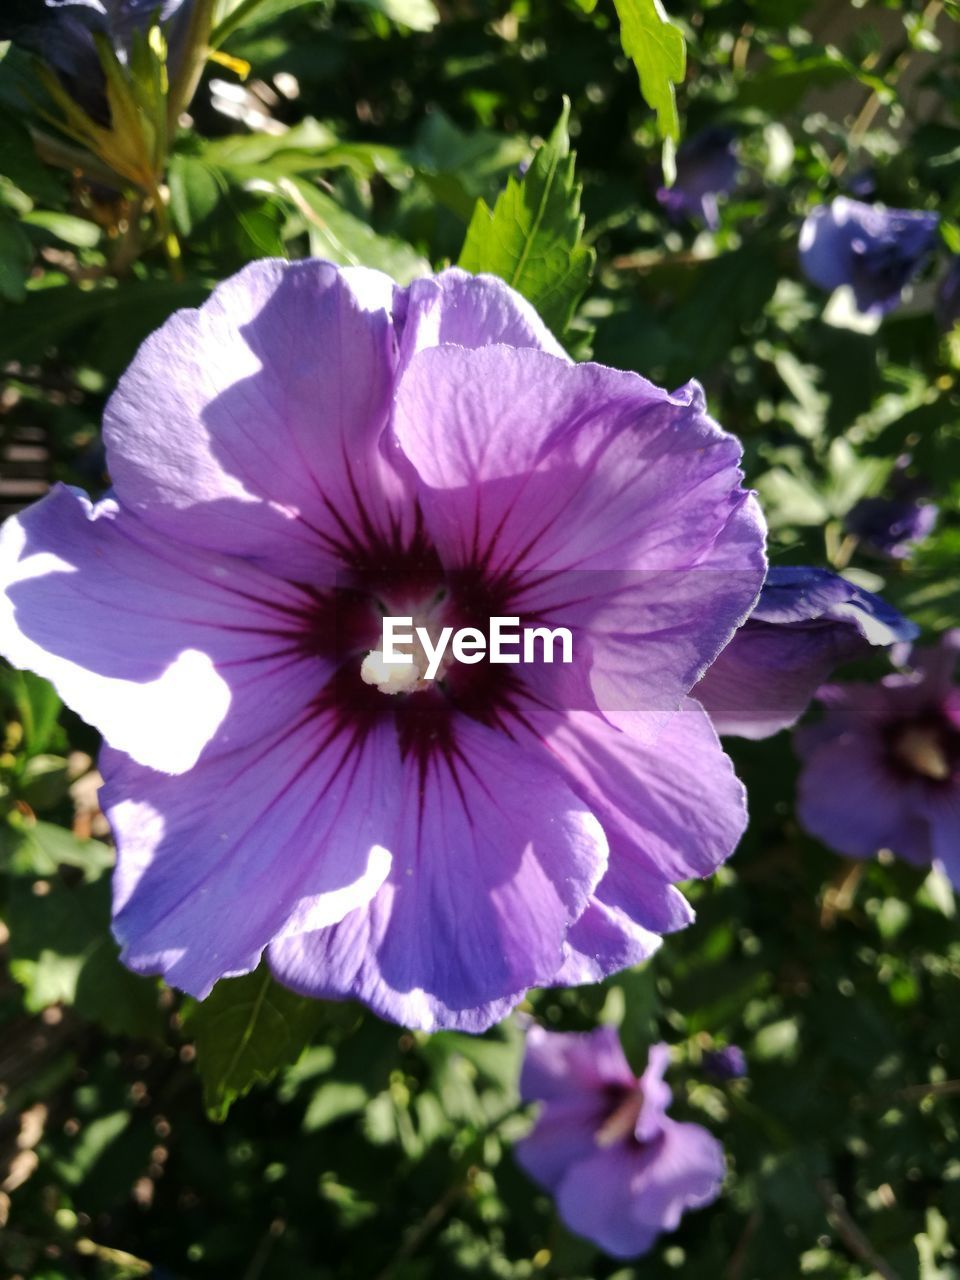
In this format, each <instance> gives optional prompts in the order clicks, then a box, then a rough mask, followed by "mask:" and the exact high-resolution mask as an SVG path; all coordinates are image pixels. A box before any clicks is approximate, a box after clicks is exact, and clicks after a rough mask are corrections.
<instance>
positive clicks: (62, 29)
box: [0, 0, 193, 122]
mask: <svg viewBox="0 0 960 1280" xmlns="http://www.w3.org/2000/svg"><path fill="white" fill-rule="evenodd" d="M3 3H4V9H3V13H2V15H0V40H12V41H13V42H14V43H15V44H18V45H20V46H22V47H23V48H24V49H27V50H29V51H30V52H31V53H36V54H38V55H39V56H40V57H42V58H43V59H44V61H46V62H47V63H49V65H50V66H51V67H52V68H53V69H54V70H55V71H56V72H57V73H58V75H59V76H60V78H61V80H62V81H63V82H64V85H65V87H66V88H67V90H68V92H69V93H70V94H71V96H72V97H73V98H74V99H75V101H77V102H78V103H79V104H80V105H81V106H82V107H83V108H84V110H85V111H86V112H87V114H88V115H90V116H91V117H92V118H93V119H95V120H97V121H100V122H103V121H105V120H107V119H108V118H109V108H108V106H107V99H106V82H105V79H104V74H103V70H102V68H101V66H100V57H99V54H98V53H97V49H96V44H95V42H94V39H95V37H96V36H99V35H105V36H106V37H107V38H108V39H109V41H110V43H111V44H112V45H113V47H114V49H115V50H116V53H117V55H118V57H119V58H120V59H121V61H125V60H126V58H127V56H128V54H129V52H130V49H131V47H132V44H133V39H134V36H135V35H136V33H137V32H142V31H146V30H147V28H148V27H149V26H150V24H151V23H153V22H163V23H168V22H170V21H171V20H173V19H176V22H175V23H173V24H172V25H173V29H172V30H168V32H167V34H168V38H169V39H171V40H174V42H176V37H177V36H178V35H181V34H182V33H183V28H185V25H186V19H187V18H188V17H189V10H190V8H191V7H192V4H193V0H3ZM175 61H176V57H175V55H172V56H171V62H175Z"/></svg>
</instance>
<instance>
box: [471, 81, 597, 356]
mask: <svg viewBox="0 0 960 1280" xmlns="http://www.w3.org/2000/svg"><path fill="white" fill-rule="evenodd" d="M569 118H570V101H569V99H567V98H564V102H563V111H562V113H561V115H560V119H559V120H558V122H557V125H556V127H555V129H554V130H553V133H552V134H551V135H550V137H549V139H548V140H547V142H546V143H545V144H544V145H543V146H542V147H541V148H540V149H539V150H538V151H537V152H536V154H535V155H534V157H533V160H532V162H531V164H530V168H529V169H528V170H527V173H526V175H525V176H524V178H523V179H522V181H518V180H517V179H516V178H513V177H511V178H509V179H508V180H507V186H506V190H505V191H503V192H501V194H500V196H499V198H498V199H497V202H496V204H495V205H494V207H493V209H490V208H488V206H487V205H486V204H485V203H484V201H482V200H478V201H477V204H476V207H475V208H474V211H473V217H472V218H471V220H470V225H469V227H468V228H467V236H466V240H465V241H464V244H463V250H462V252H461V254H460V266H461V267H463V268H464V269H465V270H467V271H473V272H475V273H476V272H484V271H488V272H491V273H492V274H493V275H498V276H500V278H501V279H503V280H505V281H506V282H507V284H509V285H511V286H512V287H513V288H514V289H516V290H517V291H518V292H519V293H522V294H523V296H524V297H525V298H526V299H527V300H528V301H529V302H532V303H533V305H534V306H535V307H536V308H537V310H538V311H539V313H540V315H541V316H542V318H543V320H544V322H545V323H546V324H547V325H548V326H549V328H550V329H552V330H553V332H554V333H555V334H557V335H558V336H559V337H561V338H562V337H563V335H564V333H565V332H566V330H567V328H568V326H569V324H570V320H571V318H572V316H573V313H574V310H575V308H576V306H577V303H578V302H579V301H580V298H581V297H582V296H583V293H584V290H585V289H586V287H587V285H588V283H589V281H590V276H591V273H592V271H593V264H594V260H595V254H594V252H593V250H592V249H591V248H590V247H589V246H588V245H586V244H584V243H583V240H582V235H583V215H582V214H581V213H580V192H581V186H580V184H579V183H577V182H575V181H574V159H575V156H574V154H573V153H571V151H570V136H569V134H568V132H567V122H568V120H569Z"/></svg>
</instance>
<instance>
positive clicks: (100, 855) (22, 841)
mask: <svg viewBox="0 0 960 1280" xmlns="http://www.w3.org/2000/svg"><path fill="white" fill-rule="evenodd" d="M55 758H56V757H53V756H50V757H44V756H35V757H34V758H33V760H31V762H30V763H31V765H35V764H36V763H37V761H43V760H44V759H49V760H53V759H55ZM25 776H26V781H27V786H26V787H24V788H22V793H23V794H24V798H25V799H28V800H29V799H30V798H31V797H30V790H31V788H32V787H33V786H35V785H36V783H35V781H34V779H33V778H31V777H30V775H29V774H27V775H25ZM10 827H11V830H10V834H9V835H8V837H7V848H8V853H7V865H8V869H9V870H10V872H11V873H12V874H13V875H25V876H52V875H55V874H56V872H57V870H58V868H59V867H62V866H63V867H77V868H79V870H81V871H82V872H83V873H84V878H85V879H87V880H96V879H97V877H98V876H99V875H100V873H101V872H102V871H105V870H106V869H107V868H108V867H112V866H113V862H114V858H113V853H112V851H111V850H110V849H109V848H108V847H107V845H105V844H103V843H102V842H101V841H100V840H78V839H77V837H76V836H75V835H73V833H72V832H70V831H67V830H66V829H65V828H64V827H58V826H57V825H56V823H53V822H37V821H35V820H34V821H30V822H27V821H26V820H25V819H23V818H21V817H20V815H19V814H11V816H10Z"/></svg>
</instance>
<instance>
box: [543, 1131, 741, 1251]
mask: <svg viewBox="0 0 960 1280" xmlns="http://www.w3.org/2000/svg"><path fill="white" fill-rule="evenodd" d="M725 1174H726V1166H725V1162H724V1157H723V1148H722V1147H721V1145H720V1143H719V1142H717V1140H716V1138H714V1137H713V1136H712V1134H710V1133H708V1132H707V1130H706V1129H703V1128H701V1126H700V1125H696V1124H677V1123H676V1122H675V1121H672V1120H667V1121H666V1122H665V1127H664V1129H663V1132H662V1134H661V1136H660V1137H659V1138H658V1139H657V1140H656V1141H654V1142H652V1143H649V1144H647V1145H644V1146H640V1147H634V1146H630V1145H628V1144H627V1143H623V1144H621V1145H619V1146H616V1147H611V1148H610V1149H609V1150H605V1151H599V1152H597V1154H596V1155H594V1156H592V1157H591V1158H590V1159H588V1160H582V1161H579V1162H577V1163H575V1164H574V1165H573V1166H572V1167H571V1168H570V1170H569V1172H568V1173H567V1175H566V1177H565V1178H564V1179H563V1181H562V1182H561V1183H560V1186H559V1188H558V1190H557V1209H558V1211H559V1213H560V1216H561V1217H562V1218H563V1220H564V1222H565V1223H566V1224H567V1226H569V1227H570V1228H571V1230H573V1231H575V1232H576V1233H577V1234H578V1235H582V1236H584V1237H586V1239H588V1240H592V1241H594V1243H595V1244H598V1245H599V1246H600V1248H601V1249H603V1250H604V1251H605V1252H606V1253H609V1254H612V1255H613V1256H614V1257H616V1258H630V1257H635V1256H637V1255H638V1254H642V1253H646V1252H647V1251H648V1250H649V1248H650V1247H651V1245H652V1244H653V1242H654V1241H655V1240H656V1238H657V1236H658V1235H660V1234H661V1233H662V1232H664V1231H674V1230H676V1228H677V1226H678V1225H679V1222H680V1218H681V1216H682V1214H683V1212H684V1210H685V1209H692V1208H700V1207H702V1206H703V1205H707V1204H710V1203H711V1201H713V1200H715V1199H716V1198H717V1196H718V1195H719V1194H720V1186H721V1184H722V1182H723V1179H724V1177H725Z"/></svg>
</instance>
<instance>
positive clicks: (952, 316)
mask: <svg viewBox="0 0 960 1280" xmlns="http://www.w3.org/2000/svg"><path fill="white" fill-rule="evenodd" d="M935 311H936V320H937V324H938V325H939V326H940V328H941V329H942V330H943V331H944V333H949V332H950V330H951V329H952V328H953V327H954V325H956V324H957V322H958V321H960V255H958V256H955V257H953V258H951V260H950V265H949V267H948V268H947V272H946V275H945V276H944V277H943V279H942V280H941V281H940V287H939V288H938V289H937V301H936V307H935Z"/></svg>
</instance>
